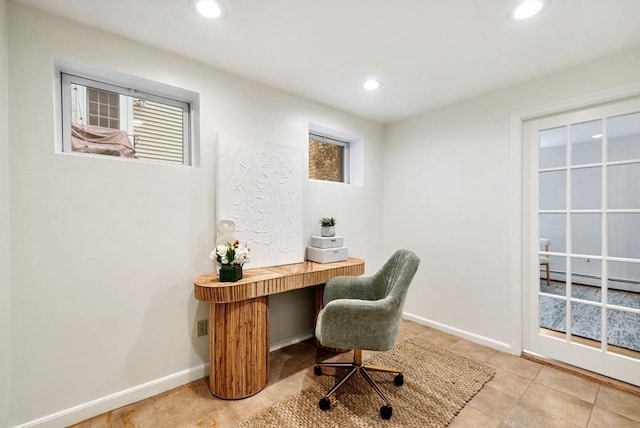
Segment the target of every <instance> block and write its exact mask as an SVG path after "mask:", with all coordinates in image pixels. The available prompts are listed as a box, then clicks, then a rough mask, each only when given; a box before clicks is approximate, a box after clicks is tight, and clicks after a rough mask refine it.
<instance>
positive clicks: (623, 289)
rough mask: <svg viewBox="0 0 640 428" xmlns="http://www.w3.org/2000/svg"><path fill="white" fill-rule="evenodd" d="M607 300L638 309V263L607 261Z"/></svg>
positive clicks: (639, 282) (639, 269)
mask: <svg viewBox="0 0 640 428" xmlns="http://www.w3.org/2000/svg"><path fill="white" fill-rule="evenodd" d="M607 266H608V281H607V288H608V291H607V302H608V303H610V304H612V305H618V306H624V307H625V308H636V309H640V263H625V262H611V261H610V262H608V263H607Z"/></svg>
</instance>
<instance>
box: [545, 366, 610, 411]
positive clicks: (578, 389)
mask: <svg viewBox="0 0 640 428" xmlns="http://www.w3.org/2000/svg"><path fill="white" fill-rule="evenodd" d="M535 382H538V383H541V384H544V385H547V386H550V387H552V388H554V389H557V390H558V391H562V392H564V393H566V394H569V395H573V396H574V397H576V398H579V399H581V400H584V401H587V402H589V403H592V404H593V403H594V402H595V401H596V395H597V394H598V389H600V384H599V383H597V382H594V381H591V380H588V379H585V378H582V377H580V376H576V375H574V374H571V373H568V372H566V371H562V370H558V369H556V368H553V367H549V366H545V367H544V368H543V369H542V370H541V371H540V373H539V374H538V376H537V377H536V379H535Z"/></svg>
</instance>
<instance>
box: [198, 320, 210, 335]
mask: <svg viewBox="0 0 640 428" xmlns="http://www.w3.org/2000/svg"><path fill="white" fill-rule="evenodd" d="M197 331H198V337H200V336H206V335H207V334H208V333H209V323H208V320H200V321H198V330H197Z"/></svg>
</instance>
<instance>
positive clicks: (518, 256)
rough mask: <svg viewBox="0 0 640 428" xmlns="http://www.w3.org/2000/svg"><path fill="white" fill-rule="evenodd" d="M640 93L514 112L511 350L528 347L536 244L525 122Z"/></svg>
mask: <svg viewBox="0 0 640 428" xmlns="http://www.w3.org/2000/svg"><path fill="white" fill-rule="evenodd" d="M634 96H640V81H635V82H632V83H629V84H626V85H621V86H616V87H613V88H608V89H604V90H601V91H596V92H592V93H590V94H586V95H580V96H577V97H572V98H567V99H564V100H559V101H554V102H550V103H546V104H542V105H537V106H531V107H526V108H523V109H520V110H516V111H514V112H512V113H511V120H510V122H511V132H510V136H511V145H510V152H511V159H510V164H511V190H510V191H511V201H512V204H511V211H512V212H511V225H510V232H511V233H510V234H511V249H512V251H511V259H510V268H509V272H510V274H509V282H510V284H511V302H510V303H511V353H512V354H514V355H521V354H522V351H523V349H524V335H525V330H524V329H525V320H524V316H525V312H524V302H525V300H524V297H525V291H526V290H525V288H526V287H527V286H528V284H529V278H528V277H527V271H526V269H524V266H526V264H527V263H528V261H527V260H525V257H526V254H527V252H526V251H525V249H526V248H529V247H530V246H531V245H532V242H531V237H530V233H529V231H528V230H524V227H525V223H524V217H525V214H526V212H525V204H526V201H527V199H525V196H526V197H527V198H528V197H529V196H530V195H529V191H528V189H525V188H524V183H525V177H524V174H525V171H526V169H525V168H524V165H525V162H529V161H530V159H529V154H528V153H527V152H526V151H525V150H523V149H524V135H523V132H524V125H523V124H524V122H525V121H527V120H532V119H538V118H542V117H544V116H550V115H554V114H561V113H568V112H570V111H571V110H580V109H585V108H590V107H595V106H597V105H600V104H606V103H610V102H615V101H622V100H624V99H626V98H630V97H634Z"/></svg>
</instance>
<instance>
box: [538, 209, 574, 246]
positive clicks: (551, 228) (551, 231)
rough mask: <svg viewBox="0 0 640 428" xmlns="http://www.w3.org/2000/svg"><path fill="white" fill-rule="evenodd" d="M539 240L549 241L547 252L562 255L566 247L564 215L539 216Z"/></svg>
mask: <svg viewBox="0 0 640 428" xmlns="http://www.w3.org/2000/svg"><path fill="white" fill-rule="evenodd" d="M538 221H539V225H540V238H541V239H548V240H549V241H550V248H549V251H553V252H555V253H564V252H565V251H566V249H567V245H566V239H567V238H566V230H567V223H566V214H540V215H539V218H538Z"/></svg>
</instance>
